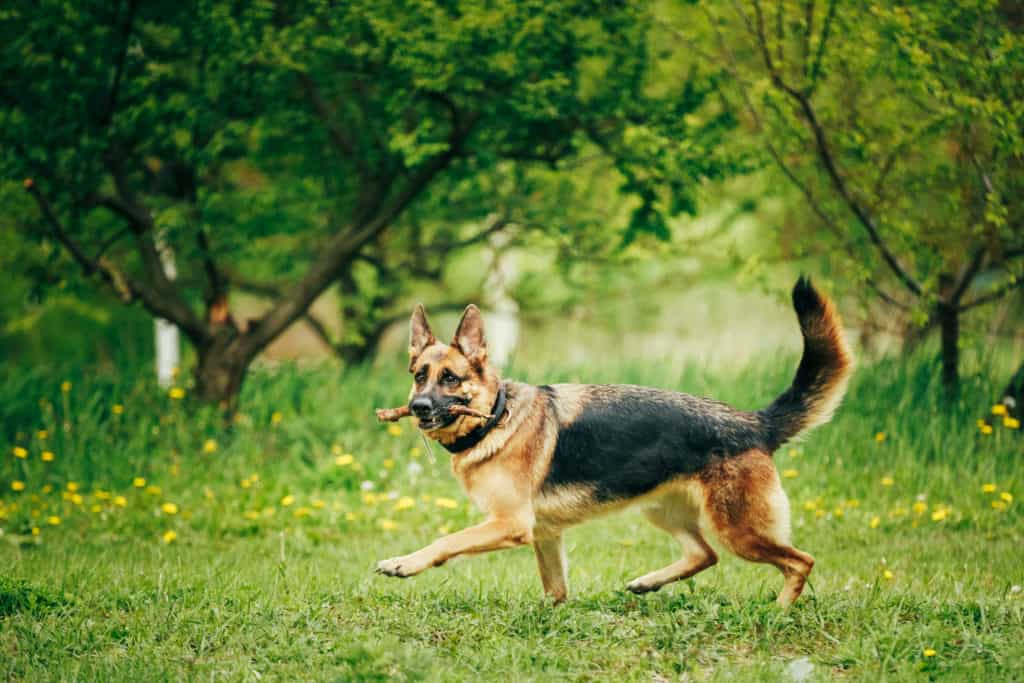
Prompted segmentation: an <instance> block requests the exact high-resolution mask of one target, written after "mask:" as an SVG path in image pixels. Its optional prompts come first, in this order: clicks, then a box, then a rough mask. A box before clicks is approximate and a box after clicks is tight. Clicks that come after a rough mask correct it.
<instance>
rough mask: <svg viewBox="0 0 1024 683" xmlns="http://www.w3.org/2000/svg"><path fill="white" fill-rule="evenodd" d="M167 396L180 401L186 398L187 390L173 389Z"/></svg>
mask: <svg viewBox="0 0 1024 683" xmlns="http://www.w3.org/2000/svg"><path fill="white" fill-rule="evenodd" d="M167 395H168V396H169V397H171V398H172V399H174V400H175V401H180V400H181V399H183V398H185V390H184V389H182V388H181V387H171V388H170V390H169V391H168V392H167Z"/></svg>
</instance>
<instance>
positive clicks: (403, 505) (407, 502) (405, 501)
mask: <svg viewBox="0 0 1024 683" xmlns="http://www.w3.org/2000/svg"><path fill="white" fill-rule="evenodd" d="M411 507H416V499H415V498H412V497H410V496H402V497H401V498H399V499H398V500H397V501H396V502H395V510H408V509H409V508H411Z"/></svg>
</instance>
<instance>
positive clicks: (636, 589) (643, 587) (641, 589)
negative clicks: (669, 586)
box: [626, 579, 661, 595]
mask: <svg viewBox="0 0 1024 683" xmlns="http://www.w3.org/2000/svg"><path fill="white" fill-rule="evenodd" d="M660 588H661V586H658V585H652V584H649V583H647V582H646V581H643V580H641V579H633V580H632V581H630V582H629V583H627V584H626V590H628V591H629V592H630V593H636V594H637V595H643V594H644V593H653V592H654V591H656V590H659V589H660Z"/></svg>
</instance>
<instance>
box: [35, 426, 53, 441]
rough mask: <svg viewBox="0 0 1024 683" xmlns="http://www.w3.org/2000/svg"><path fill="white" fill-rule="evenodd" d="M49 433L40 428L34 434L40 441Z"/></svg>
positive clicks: (44, 439)
mask: <svg viewBox="0 0 1024 683" xmlns="http://www.w3.org/2000/svg"><path fill="white" fill-rule="evenodd" d="M49 435H50V433H49V432H47V431H46V430H45V429H40V430H39V431H38V432H36V436H37V437H39V440H40V441H46V437H48V436H49Z"/></svg>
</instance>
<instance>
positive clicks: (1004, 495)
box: [999, 491, 1013, 503]
mask: <svg viewBox="0 0 1024 683" xmlns="http://www.w3.org/2000/svg"><path fill="white" fill-rule="evenodd" d="M999 497H1000V498H1002V499H1003V500H1005V501H1006V502H1007V503H1012V502H1013V494H1012V493H1010V492H1009V491H1003V492H1002V493H1000V494H999Z"/></svg>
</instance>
